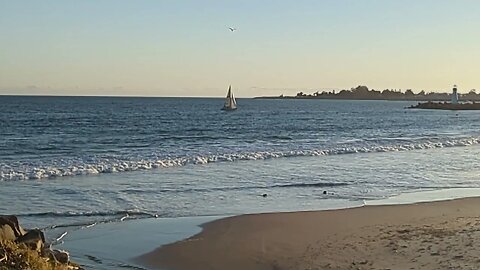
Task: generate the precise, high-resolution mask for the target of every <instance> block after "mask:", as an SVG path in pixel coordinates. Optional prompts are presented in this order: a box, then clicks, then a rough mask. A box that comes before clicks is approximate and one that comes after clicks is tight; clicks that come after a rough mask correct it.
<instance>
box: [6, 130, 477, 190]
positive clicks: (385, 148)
mask: <svg viewBox="0 0 480 270" xmlns="http://www.w3.org/2000/svg"><path fill="white" fill-rule="evenodd" d="M478 144H480V138H479V137H474V138H461V139H450V140H444V141H440V140H438V141H426V142H421V143H405V144H397V145H377V146H364V147H361V146H358V147H339V148H334V149H306V150H305V149H303V150H288V151H271V152H268V151H258V152H240V153H228V154H217V155H206V156H192V157H180V158H172V159H152V160H137V161H131V160H115V159H108V160H104V161H102V160H100V161H98V162H97V163H86V164H77V165H66V166H64V167H53V166H44V167H33V166H22V167H21V168H16V167H11V166H7V165H3V166H2V164H0V181H2V180H3V181H8V180H33V179H46V178H53V177H64V176H77V175H92V174H100V173H116V172H126V171H138V170H151V169H157V168H168V167H179V166H186V165H190V164H193V165H197V164H208V163H215V162H234V161H240V160H265V159H273V158H285V157H302V156H326V155H342V154H355V153H375V152H395V151H411V150H419V149H433V148H444V147H462V146H470V145H478Z"/></svg>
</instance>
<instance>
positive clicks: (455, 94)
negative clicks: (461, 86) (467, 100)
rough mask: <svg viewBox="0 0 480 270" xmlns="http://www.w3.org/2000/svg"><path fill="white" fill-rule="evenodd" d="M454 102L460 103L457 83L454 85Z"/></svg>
mask: <svg viewBox="0 0 480 270" xmlns="http://www.w3.org/2000/svg"><path fill="white" fill-rule="evenodd" d="M452 104H458V92H457V85H454V86H453V91H452Z"/></svg>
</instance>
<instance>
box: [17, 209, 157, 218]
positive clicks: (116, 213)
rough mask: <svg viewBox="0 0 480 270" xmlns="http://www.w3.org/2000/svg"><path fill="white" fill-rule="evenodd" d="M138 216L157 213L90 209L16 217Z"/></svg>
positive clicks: (154, 215) (155, 215)
mask: <svg viewBox="0 0 480 270" xmlns="http://www.w3.org/2000/svg"><path fill="white" fill-rule="evenodd" d="M125 215H128V216H139V217H142V216H143V217H158V215H157V214H152V213H148V212H143V211H138V210H120V211H104V212H103V211H90V212H73V211H66V212H40V213H27V214H18V215H17V216H18V217H55V218H56V217H66V218H68V217H112V216H125Z"/></svg>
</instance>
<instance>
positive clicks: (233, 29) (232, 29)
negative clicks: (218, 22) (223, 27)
mask: <svg viewBox="0 0 480 270" xmlns="http://www.w3.org/2000/svg"><path fill="white" fill-rule="evenodd" d="M228 29H230V31H232V32H233V31H236V30H237V28H233V27H228Z"/></svg>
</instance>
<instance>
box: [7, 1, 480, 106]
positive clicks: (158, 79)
mask: <svg viewBox="0 0 480 270" xmlns="http://www.w3.org/2000/svg"><path fill="white" fill-rule="evenodd" d="M479 11H480V2H476V1H468V0H464V1H456V2H453V1H447V0H444V1H433V0H424V1H413V0H407V1H402V2H398V1H393V0H386V1H375V0H365V1H355V0H340V1H333V0H325V1H307V0H303V1H273V0H271V1H241V2H239V1H213V0H211V1H193V0H188V1H187V0H185V1H146V0H144V1H123V0H116V1H113V0H105V1H59V0H46V1H7V0H0V34H1V36H2V42H0V95H5V94H10V95H62V96H72V95H73V96H77V95H78V96H85V95H87V96H90V95H100V96H112V95H114V96H179V97H181V96H192V97H201V96H206V97H222V96H224V95H225V93H226V90H227V88H228V85H230V84H231V85H232V87H233V88H234V90H235V94H236V95H237V96H238V97H253V96H262V95H280V94H285V95H294V94H295V93H296V92H298V91H304V92H313V91H316V90H320V91H322V90H327V89H350V88H352V87H356V86H357V85H366V86H368V87H369V88H371V89H372V88H373V89H377V90H383V89H386V88H388V89H402V90H403V91H405V90H406V89H412V90H413V91H414V92H419V91H421V90H425V91H427V92H428V91H437V92H449V91H450V89H451V87H452V85H453V84H458V85H459V92H461V93H466V92H468V91H470V90H471V89H475V88H477V85H479V79H478V78H477V76H476V69H475V64H476V62H479V60H480V55H479V53H478V52H477V50H476V47H477V45H479V44H480V42H479V41H480V37H478V35H476V32H477V29H479V28H480V21H478V20H476V16H477V14H478V12H479ZM228 27H235V28H237V31H235V32H231V31H230V30H229V29H228Z"/></svg>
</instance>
